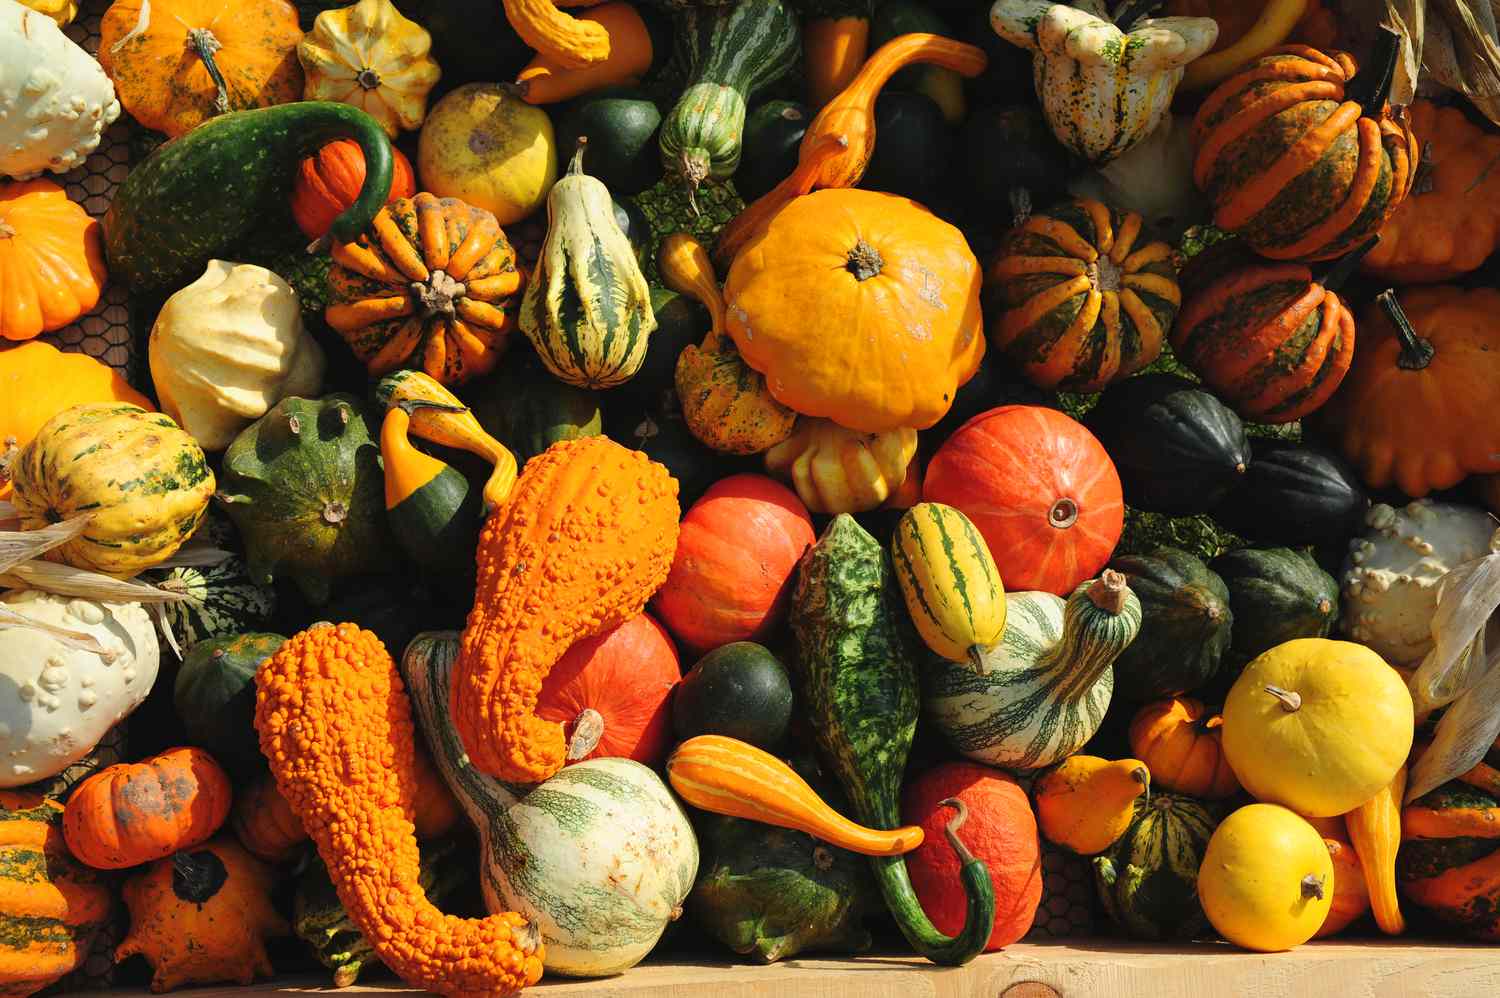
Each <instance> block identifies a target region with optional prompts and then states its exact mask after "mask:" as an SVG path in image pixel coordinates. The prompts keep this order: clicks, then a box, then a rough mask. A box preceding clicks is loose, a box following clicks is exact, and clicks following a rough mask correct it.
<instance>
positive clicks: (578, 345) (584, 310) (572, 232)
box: [520, 139, 656, 390]
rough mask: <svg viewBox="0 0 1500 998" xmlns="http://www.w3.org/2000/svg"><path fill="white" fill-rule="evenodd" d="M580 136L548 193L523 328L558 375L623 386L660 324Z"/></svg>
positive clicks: (581, 383)
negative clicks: (587, 168)
mask: <svg viewBox="0 0 1500 998" xmlns="http://www.w3.org/2000/svg"><path fill="white" fill-rule="evenodd" d="M585 146H586V140H584V139H580V140H579V142H578V149H577V151H576V152H574V154H573V162H572V164H571V165H569V167H568V172H567V174H566V175H564V176H563V178H562V179H561V180H559V181H558V182H557V183H556V184H553V185H552V190H551V192H550V193H549V194H548V195H547V238H546V240H545V241H544V242H543V243H542V252H541V253H540V254H539V255H538V257H537V262H536V271H535V272H534V273H533V274H532V275H531V279H530V280H529V281H528V282H527V284H526V296H525V298H524V299H523V300H522V302H521V323H520V324H521V331H522V332H523V333H525V334H526V338H527V339H529V340H531V345H532V346H534V347H535V348H536V352H537V355H538V356H539V357H541V359H542V363H543V364H544V365H546V368H547V370H549V371H551V372H552V374H553V376H555V377H556V378H558V379H559V380H560V381H564V382H567V383H568V384H570V385H574V386H576V387H579V388H587V389H591V390H593V389H600V388H612V387H614V386H616V385H622V384H624V383H625V382H627V381H629V380H630V379H631V378H633V377H634V376H635V373H636V372H637V371H639V370H640V368H641V363H642V362H643V361H644V360H645V359H646V345H647V341H648V339H649V338H650V336H651V332H652V331H653V330H654V329H656V315H655V314H654V313H653V312H652V311H651V289H650V288H649V287H648V286H647V284H646V278H645V277H644V276H643V275H642V274H641V268H640V264H639V263H638V262H637V261H636V258H635V250H634V249H633V248H632V247H631V245H630V240H629V239H627V238H626V237H625V233H623V232H621V231H620V226H619V223H617V222H616V221H615V206H614V201H613V200H612V199H611V198H610V195H609V188H607V187H605V186H604V184H602V183H601V182H600V181H599V180H597V179H596V178H594V177H591V176H589V175H588V174H586V173H584V172H583V153H584V149H585Z"/></svg>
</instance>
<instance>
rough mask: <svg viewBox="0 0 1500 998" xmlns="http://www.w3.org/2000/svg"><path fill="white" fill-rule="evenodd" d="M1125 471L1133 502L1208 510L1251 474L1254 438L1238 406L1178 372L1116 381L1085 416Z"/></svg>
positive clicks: (1123, 480)
mask: <svg viewBox="0 0 1500 998" xmlns="http://www.w3.org/2000/svg"><path fill="white" fill-rule="evenodd" d="M1084 425H1086V426H1087V427H1088V428H1089V429H1090V430H1091V431H1093V434H1094V436H1096V437H1098V438H1099V442H1100V443H1102V444H1103V445H1104V449H1105V450H1106V451H1108V452H1109V456H1110V458H1111V459H1113V461H1114V462H1115V468H1116V470H1118V471H1119V473H1120V485H1121V487H1122V488H1123V489H1124V492H1125V501H1126V502H1127V503H1129V504H1130V505H1131V506H1134V507H1136V508H1137V509H1143V510H1146V511H1147V512H1151V513H1167V514H1170V515H1172V516H1187V515H1194V514H1198V513H1207V512H1208V511H1209V510H1211V509H1213V508H1214V507H1215V506H1217V505H1218V504H1219V502H1220V501H1221V500H1222V499H1223V498H1224V497H1225V496H1226V495H1228V494H1229V492H1230V490H1231V489H1233V488H1235V487H1236V486H1237V485H1238V484H1239V483H1240V482H1241V481H1242V480H1243V479H1244V477H1245V474H1246V472H1247V470H1248V469H1249V467H1250V438H1249V436H1247V435H1246V433H1245V425H1244V423H1242V422H1240V417H1239V416H1236V415H1235V414H1234V411H1233V410H1232V409H1230V408H1229V407H1228V406H1226V405H1225V404H1224V403H1222V402H1220V401H1219V400H1218V399H1216V398H1214V396H1212V395H1210V394H1209V393H1208V392H1206V391H1204V390H1203V389H1202V388H1200V387H1199V386H1197V385H1195V384H1193V383H1192V382H1191V381H1188V380H1187V379H1186V378H1179V377H1177V376H1175V375H1171V374H1142V375H1138V376H1136V377H1134V378H1126V379H1125V380H1124V381H1120V382H1117V383H1116V384H1113V385H1111V386H1110V387H1109V389H1108V390H1107V391H1105V393H1104V394H1103V395H1102V396H1100V398H1099V403H1098V405H1096V406H1094V408H1093V409H1091V410H1090V411H1089V414H1088V416H1087V417H1085V419H1084Z"/></svg>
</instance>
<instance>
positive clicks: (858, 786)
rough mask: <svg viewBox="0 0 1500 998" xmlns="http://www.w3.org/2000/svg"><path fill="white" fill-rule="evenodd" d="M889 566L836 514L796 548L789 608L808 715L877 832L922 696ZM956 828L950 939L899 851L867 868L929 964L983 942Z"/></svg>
mask: <svg viewBox="0 0 1500 998" xmlns="http://www.w3.org/2000/svg"><path fill="white" fill-rule="evenodd" d="M892 574H894V573H893V572H892V569H891V565H890V561H889V560H888V559H887V558H886V556H885V552H884V551H883V550H881V547H880V542H878V541H877V540H875V538H873V537H871V536H870V535H869V533H867V532H866V531H865V529H864V528H863V527H861V526H860V525H859V523H858V521H856V520H855V519H854V518H853V517H852V516H850V515H848V514H847V513H843V514H840V515H838V516H836V517H834V518H833V521H832V522H831V523H829V525H828V527H827V528H826V529H825V530H824V531H823V536H822V537H820V538H818V543H817V544H815V545H813V546H812V547H811V548H809V549H808V551H807V553H806V554H805V555H803V557H802V563H801V565H800V566H799V568H798V579H797V588H796V590H795V591H794V593H793V595H792V609H791V625H792V632H793V634H794V635H795V636H796V641H797V655H796V656H795V658H794V661H796V663H797V665H798V667H799V675H798V680H799V682H800V684H801V689H800V691H799V696H800V701H801V703H802V704H803V705H805V707H806V710H807V719H808V721H809V722H810V723H811V726H812V729H813V731H815V732H816V733H817V739H818V745H819V747H821V748H822V750H823V754H824V755H825V756H826V757H827V758H828V760H829V762H831V763H832V766H833V772H834V775H835V776H837V777H838V780H839V784H840V785H841V786H842V787H843V789H844V793H845V794H846V795H847V796H848V798H849V803H850V806H851V807H852V808H853V810H854V817H855V819H856V820H857V821H859V822H860V823H861V824H864V825H867V826H869V827H871V828H879V829H893V828H896V827H897V826H898V825H899V824H900V823H901V782H902V777H903V776H904V774H905V772H906V760H907V755H908V754H909V752H910V751H911V743H912V737H913V735H914V734H915V732H916V727H917V711H918V702H919V700H920V697H919V695H918V691H917V676H916V665H915V663H914V662H913V661H912V657H911V655H910V653H909V651H908V649H907V641H906V637H905V635H904V634H903V633H902V628H901V623H902V621H901V617H900V614H901V609H900V604H899V603H898V602H897V596H896V592H895V588H896V587H895V585H894V583H893V581H892V579H891V576H892ZM953 832H954V830H953V828H952V826H950V830H949V835H948V841H949V845H950V846H951V847H952V848H953V849H954V851H955V852H956V853H957V854H958V860H959V878H960V880H961V881H962V884H963V890H964V894H965V896H966V898H967V908H966V911H965V918H964V925H963V928H962V929H961V930H960V931H959V933H958V935H956V936H951V937H950V936H945V935H943V934H942V933H941V932H939V931H938V930H937V928H936V927H935V926H934V925H933V924H932V921H931V919H929V918H928V917H927V914H926V913H925V912H924V911H923V910H922V903H921V902H920V901H919V900H918V899H917V895H916V891H915V890H914V889H913V888H912V884H911V878H910V876H909V875H908V873H907V869H906V861H905V859H904V858H902V857H901V856H872V857H870V865H871V866H872V867H873V869H874V871H875V880H876V882H877V883H878V884H879V885H880V892H881V894H882V895H883V896H884V897H885V903H886V907H888V908H889V909H890V911H891V914H892V915H894V916H895V918H896V923H897V925H899V926H900V928H901V932H902V934H903V935H905V936H906V939H907V941H908V942H909V943H911V945H912V948H913V949H915V950H916V951H917V952H918V953H919V954H921V955H922V956H924V957H926V958H927V959H929V960H932V961H933V962H934V963H941V964H949V965H958V964H963V963H967V962H968V961H969V960H972V959H973V958H974V957H975V956H978V955H979V953H980V951H981V950H983V949H984V946H985V944H986V943H987V942H989V938H990V932H991V930H992V929H993V928H994V922H995V896H994V888H993V885H992V882H991V880H990V874H989V869H988V868H987V867H986V866H985V865H984V862H983V861H982V860H977V859H975V858H974V857H973V856H971V855H969V853H968V850H966V849H964V848H963V844H962V842H960V841H959V839H958V837H957V836H956V835H955V834H953Z"/></svg>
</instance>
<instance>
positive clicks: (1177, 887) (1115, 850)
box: [1094, 793, 1222, 939]
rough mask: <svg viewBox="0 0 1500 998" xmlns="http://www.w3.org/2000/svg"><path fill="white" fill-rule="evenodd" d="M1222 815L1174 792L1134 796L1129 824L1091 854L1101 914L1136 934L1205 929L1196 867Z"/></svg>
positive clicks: (1186, 935)
mask: <svg viewBox="0 0 1500 998" xmlns="http://www.w3.org/2000/svg"><path fill="white" fill-rule="evenodd" d="M1221 817H1222V815H1221V814H1220V813H1219V812H1218V811H1216V810H1215V809H1214V808H1212V807H1211V806H1210V805H1207V804H1204V803H1203V802H1201V801H1198V800H1195V799H1194V798H1192V797H1185V796H1182V795H1180V794H1168V793H1153V794H1151V799H1150V800H1149V801H1148V800H1146V799H1145V798H1144V797H1137V798H1136V800H1135V815H1134V817H1133V818H1132V819H1131V822H1130V827H1129V828H1127V829H1126V830H1125V834H1124V835H1122V836H1120V838H1119V840H1118V841H1116V842H1115V844H1114V845H1113V846H1111V847H1110V849H1109V850H1108V851H1107V852H1106V853H1104V855H1102V856H1096V857H1094V884H1095V886H1096V887H1097V888H1098V891H1099V901H1100V904H1101V905H1102V906H1103V908H1104V911H1105V913H1106V914H1108V915H1109V918H1110V920H1111V921H1112V922H1114V923H1115V925H1117V926H1119V927H1120V928H1121V929H1122V930H1123V931H1124V932H1125V934H1126V935H1128V936H1131V937H1133V938H1136V939H1195V938H1197V937H1199V936H1201V935H1203V934H1204V933H1205V932H1207V931H1208V918H1207V917H1206V916H1205V915H1204V914H1203V908H1202V906H1201V905H1200V904H1199V903H1198V867H1199V866H1201V865H1202V863H1203V854H1204V853H1205V852H1206V851H1207V850H1208V840H1209V839H1210V838H1211V837H1212V836H1213V833H1214V829H1215V828H1216V827H1218V824H1219V820H1220V818H1221Z"/></svg>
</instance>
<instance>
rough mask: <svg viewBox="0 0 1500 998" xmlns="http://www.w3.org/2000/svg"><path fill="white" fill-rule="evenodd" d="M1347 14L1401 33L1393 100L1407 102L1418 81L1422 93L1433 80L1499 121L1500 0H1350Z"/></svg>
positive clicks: (1402, 103)
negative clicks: (1381, 23)
mask: <svg viewBox="0 0 1500 998" xmlns="http://www.w3.org/2000/svg"><path fill="white" fill-rule="evenodd" d="M1345 14H1346V16H1348V17H1349V18H1350V20H1351V21H1352V22H1353V23H1356V24H1365V23H1370V24H1374V23H1378V22H1383V23H1385V24H1387V25H1389V26H1390V27H1392V28H1395V29H1396V30H1397V31H1400V32H1401V34H1402V35H1403V37H1404V39H1405V44H1403V46H1402V50H1401V57H1400V59H1399V60H1398V62H1397V66H1396V78H1395V81H1394V84H1393V86H1392V88H1391V103H1392V104H1396V105H1405V104H1408V103H1410V102H1411V99H1412V97H1413V96H1415V95H1416V92H1417V87H1418V85H1419V84H1421V85H1422V89H1423V91H1424V92H1426V91H1428V90H1430V89H1431V87H1432V86H1433V85H1436V86H1439V87H1442V88H1445V89H1448V90H1453V91H1456V92H1458V93H1460V94H1463V95H1464V96H1465V97H1467V98H1468V99H1469V101H1470V102H1471V103H1473V104H1474V106H1475V107H1476V108H1478V109H1479V110H1480V111H1481V112H1482V113H1483V114H1484V115H1485V116H1486V117H1487V118H1489V119H1490V120H1491V121H1493V122H1496V123H1500V0H1351V2H1349V3H1347V4H1346V5H1345ZM1419 67H1420V74H1419V72H1418V69H1419Z"/></svg>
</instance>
